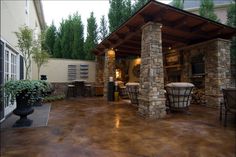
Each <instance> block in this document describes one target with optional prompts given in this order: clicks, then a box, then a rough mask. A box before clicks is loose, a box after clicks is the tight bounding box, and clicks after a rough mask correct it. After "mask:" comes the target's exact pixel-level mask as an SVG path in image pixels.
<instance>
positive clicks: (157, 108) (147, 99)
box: [138, 22, 166, 119]
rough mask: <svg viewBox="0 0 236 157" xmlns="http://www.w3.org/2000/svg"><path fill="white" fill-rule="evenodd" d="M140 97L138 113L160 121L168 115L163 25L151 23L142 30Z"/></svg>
mask: <svg viewBox="0 0 236 157" xmlns="http://www.w3.org/2000/svg"><path fill="white" fill-rule="evenodd" d="M141 60H142V63H141V68H140V95H139V98H138V99H139V108H138V113H139V114H140V115H141V116H143V117H147V118H152V119H159V118H163V117H164V116H165V115H166V111H165V109H166V107H165V96H164V72H163V54H162V40H161V24H158V23H152V22H149V23H147V24H146V25H144V26H143V28H142V50H141Z"/></svg>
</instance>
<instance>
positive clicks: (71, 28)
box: [53, 12, 85, 59]
mask: <svg viewBox="0 0 236 157" xmlns="http://www.w3.org/2000/svg"><path fill="white" fill-rule="evenodd" d="M53 53H54V54H53V57H56V58H68V59H84V56H85V54H84V26H83V24H82V20H81V16H80V15H79V14H78V12H76V13H75V14H73V15H72V16H71V15H69V16H68V18H67V19H66V20H62V22H61V23H60V27H59V29H58V32H57V33H56V35H55V42H54V46H53Z"/></svg>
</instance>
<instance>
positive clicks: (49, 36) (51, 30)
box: [43, 22, 57, 56]
mask: <svg viewBox="0 0 236 157" xmlns="http://www.w3.org/2000/svg"><path fill="white" fill-rule="evenodd" d="M56 31H57V30H56V27H55V25H54V23H53V22H52V24H51V25H50V26H49V27H48V28H47V30H46V35H45V42H44V43H45V44H43V45H45V46H43V47H44V49H45V50H47V52H49V54H50V55H52V56H54V52H53V47H54V44H55V40H56Z"/></svg>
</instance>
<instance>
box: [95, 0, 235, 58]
mask: <svg viewBox="0 0 236 157" xmlns="http://www.w3.org/2000/svg"><path fill="white" fill-rule="evenodd" d="M149 21H152V22H158V23H161V24H162V47H163V51H166V50H167V49H168V48H170V47H171V48H172V49H173V48H181V47H184V46H188V45H192V44H196V43H200V42H204V41H208V40H211V39H215V38H223V39H230V38H231V37H232V36H233V35H235V34H236V29H235V28H232V27H229V26H226V25H223V24H221V23H217V22H215V21H212V20H209V19H206V18H204V17H201V16H198V15H196V14H192V13H190V12H187V11H184V10H180V9H177V8H175V7H172V6H169V5H166V4H163V3H160V2H157V1H155V0H150V1H149V2H148V3H147V4H146V5H145V6H143V7H142V8H141V9H139V10H138V11H137V12H136V13H135V14H134V15H133V16H132V17H130V18H129V19H128V20H127V21H126V22H124V23H123V24H122V25H121V26H120V27H119V28H118V29H116V30H115V31H114V32H112V33H111V34H110V35H109V36H108V37H107V38H105V39H104V40H103V41H102V42H101V43H100V44H98V45H97V46H96V47H95V49H94V50H93V53H95V54H96V55H104V52H105V51H106V49H111V48H113V49H115V50H116V52H117V53H116V54H117V55H120V56H123V55H140V53H141V37H142V30H141V28H142V26H143V25H145V24H146V23H147V22H149Z"/></svg>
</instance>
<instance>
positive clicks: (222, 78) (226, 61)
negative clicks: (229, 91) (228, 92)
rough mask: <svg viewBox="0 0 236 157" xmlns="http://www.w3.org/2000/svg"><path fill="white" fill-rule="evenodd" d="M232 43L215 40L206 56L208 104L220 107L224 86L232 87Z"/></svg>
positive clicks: (206, 93) (209, 46)
mask: <svg viewBox="0 0 236 157" xmlns="http://www.w3.org/2000/svg"><path fill="white" fill-rule="evenodd" d="M230 45H231V42H230V41H228V40H223V39H216V40H213V41H212V43H211V44H209V45H208V51H207V53H206V56H205V70H206V71H205V72H206V76H205V95H206V104H207V106H212V107H219V105H220V101H221V99H222V88H226V87H230V85H231V81H232V80H231V79H232V78H231V72H230Z"/></svg>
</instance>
